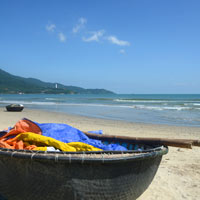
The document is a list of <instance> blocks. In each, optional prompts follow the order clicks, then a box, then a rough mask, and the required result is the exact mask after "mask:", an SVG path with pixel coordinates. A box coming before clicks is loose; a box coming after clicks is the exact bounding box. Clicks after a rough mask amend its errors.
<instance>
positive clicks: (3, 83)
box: [0, 69, 114, 94]
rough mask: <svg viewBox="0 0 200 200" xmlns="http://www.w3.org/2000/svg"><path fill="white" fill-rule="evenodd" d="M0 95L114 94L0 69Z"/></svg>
mask: <svg viewBox="0 0 200 200" xmlns="http://www.w3.org/2000/svg"><path fill="white" fill-rule="evenodd" d="M0 93H2V94H23V93H24V94H34V93H35V94H36V93H37V94H38V93H44V94H114V92H112V91H109V90H105V89H85V88H81V87H76V86H66V85H63V84H60V83H49V82H44V81H41V80H39V79H35V78H24V77H20V76H15V75H12V74H10V73H8V72H6V71H4V70H2V69H0Z"/></svg>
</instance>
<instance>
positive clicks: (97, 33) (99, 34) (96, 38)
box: [82, 30, 105, 42]
mask: <svg viewBox="0 0 200 200" xmlns="http://www.w3.org/2000/svg"><path fill="white" fill-rule="evenodd" d="M91 33H92V35H91V36H90V37H88V38H85V37H83V38H82V39H83V41H84V42H92V41H96V42H98V41H99V38H100V37H102V36H103V34H104V33H105V31H104V30H100V31H94V32H91Z"/></svg>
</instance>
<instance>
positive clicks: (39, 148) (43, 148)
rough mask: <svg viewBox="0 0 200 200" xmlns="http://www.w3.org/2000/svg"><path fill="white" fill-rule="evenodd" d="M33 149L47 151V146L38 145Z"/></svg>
mask: <svg viewBox="0 0 200 200" xmlns="http://www.w3.org/2000/svg"><path fill="white" fill-rule="evenodd" d="M33 150H35V151H47V147H36V148H34V149H33Z"/></svg>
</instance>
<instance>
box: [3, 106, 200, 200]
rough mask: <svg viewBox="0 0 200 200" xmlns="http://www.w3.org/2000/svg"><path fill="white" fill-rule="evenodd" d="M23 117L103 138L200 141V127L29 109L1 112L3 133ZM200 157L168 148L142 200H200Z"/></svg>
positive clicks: (194, 151)
mask: <svg viewBox="0 0 200 200" xmlns="http://www.w3.org/2000/svg"><path fill="white" fill-rule="evenodd" d="M24 117H26V118H28V119H31V120H33V121H37V122H40V123H47V122H52V123H67V124H69V125H71V126H74V127H76V128H78V129H80V130H82V131H89V130H99V129H100V130H103V132H104V134H116V135H127V136H138V137H163V138H188V139H200V128H198V127H183V126H182V127H178V126H168V125H153V124H143V123H130V122H123V121H114V120H104V119H97V118H88V117H83V116H76V115H68V114H62V113H55V112H47V111H41V110H30V109H24V111H23V112H19V113H17V112H16V113H14V112H6V111H5V109H4V108H0V119H1V120H0V129H1V130H3V129H4V128H7V127H9V126H13V125H14V124H15V123H16V122H17V121H18V120H19V119H21V118H24ZM199 155H200V148H198V147H193V149H180V148H175V147H169V153H168V154H167V155H166V156H164V157H163V159H162V162H161V165H160V167H159V169H158V172H157V174H156V176H155V178H154V180H153V182H152V183H151V185H150V186H149V188H148V189H147V190H146V192H145V193H144V194H143V195H142V196H141V197H140V198H139V200H156V199H157V200H160V199H162V200H174V199H176V200H177V199H187V200H198V199H199V197H200V156H199Z"/></svg>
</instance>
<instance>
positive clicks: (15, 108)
mask: <svg viewBox="0 0 200 200" xmlns="http://www.w3.org/2000/svg"><path fill="white" fill-rule="evenodd" d="M6 109H7V111H13V112H21V111H22V110H23V109H24V106H23V105H22V104H10V105H7V106H6Z"/></svg>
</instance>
